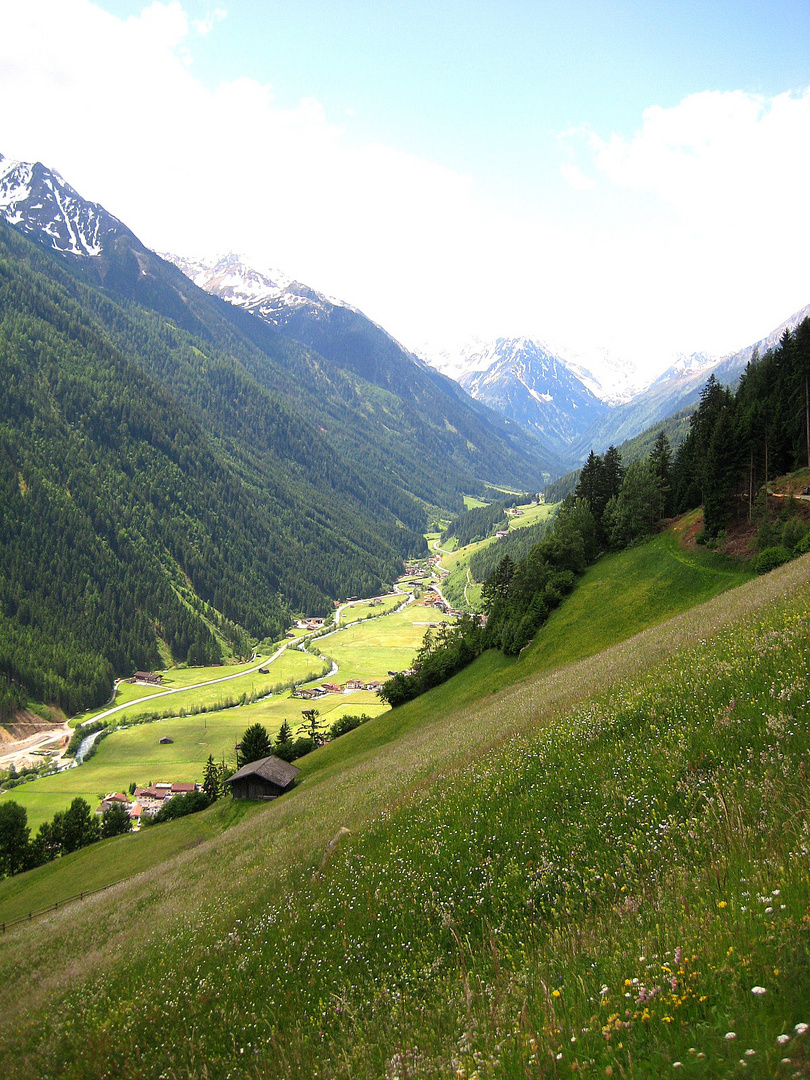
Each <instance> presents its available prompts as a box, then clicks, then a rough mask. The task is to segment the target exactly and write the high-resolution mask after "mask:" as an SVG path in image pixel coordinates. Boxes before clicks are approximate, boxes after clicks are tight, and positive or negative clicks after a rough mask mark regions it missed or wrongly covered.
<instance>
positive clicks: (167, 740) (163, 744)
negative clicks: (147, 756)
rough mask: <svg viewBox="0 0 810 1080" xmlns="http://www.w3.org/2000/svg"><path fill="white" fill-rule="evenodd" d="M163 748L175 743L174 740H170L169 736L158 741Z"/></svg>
mask: <svg viewBox="0 0 810 1080" xmlns="http://www.w3.org/2000/svg"><path fill="white" fill-rule="evenodd" d="M158 742H159V743H160V745H161V746H168V745H169V743H173V742H174V739H170V738H169V736H168V735H164V736H163V738H162V739H158Z"/></svg>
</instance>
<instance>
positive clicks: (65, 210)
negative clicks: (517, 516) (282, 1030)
mask: <svg viewBox="0 0 810 1080" xmlns="http://www.w3.org/2000/svg"><path fill="white" fill-rule="evenodd" d="M12 180H13V183H12ZM6 186H7V187H8V189H9V190H8V191H5V192H4V207H5V210H4V213H5V214H6V216H7V217H10V220H12V221H13V222H14V226H13V227H11V226H9V225H7V224H5V222H2V221H0V477H1V479H0V483H2V489H3V497H2V505H0V541H1V542H2V549H1V550H0V698H2V705H1V706H0V708H2V712H3V714H4V715H9V713H10V712H12V711H13V710H14V708H16V707H18V706H19V705H21V704H22V703H23V702H24V701H25V700H26V698H27V697H29V696H30V697H33V698H34V699H37V700H44V701H48V702H53V703H55V704H58V705H60V706H61V707H62V708H64V709H65V710H66V711H68V712H72V711H75V710H77V709H78V708H80V707H82V706H85V705H90V704H97V703H99V702H101V701H103V700H104V699H105V698H106V696H107V694H108V693H109V691H110V688H111V683H112V678H113V675H114V674H128V673H130V672H131V671H132V670H134V669H136V668H147V667H150V666H152V665H154V664H157V663H158V662H159V660H160V659H161V657H163V658H164V659H165V657H166V655H167V653H168V654H169V655H171V657H172V658H173V659H174V660H177V661H183V660H188V661H189V662H202V661H210V660H214V661H215V660H217V659H218V657H219V655H220V648H221V646H220V643H219V642H221V641H222V640H224V641H226V642H228V641H229V642H230V643H231V644H232V645H233V646H234V648H235V649H236V651H238V652H239V651H244V650H245V649H246V648H247V645H248V638H249V637H250V638H262V637H267V636H271V637H272V636H276V635H277V634H279V632H280V631H281V629H282V627H283V626H284V625H285V624H286V622H287V621H288V620H289V618H290V613H291V611H292V610H296V611H308V612H310V613H313V614H314V613H321V614H323V613H325V612H326V611H328V610H329V609H330V608H331V601H332V599H334V598H337V597H339V596H345V595H349V594H353V593H358V594H365V595H370V594H373V593H374V592H375V591H377V590H378V589H379V588H380V587H381V586H382V585H383V584H384V583H386V582H390V580H391V579H392V578H393V577H394V576H396V574H397V573H398V571H399V569H400V568H401V566H402V562H403V559H404V558H406V557H408V556H410V555H412V554H414V553H416V552H418V551H420V550H421V549H422V548H423V546H424V539H423V536H422V535H421V534H422V532H423V530H424V528H425V524H426V512H427V507H428V506H436V505H443V506H449V507H454V506H461V505H462V503H461V494H462V492H465V491H475V490H476V489H478V488H481V487H482V486H483V485H484V484H485V483H486V482H492V483H507V484H511V485H517V484H520V485H521V486H525V487H538V486H539V485H540V483H541V477H542V468H543V462H541V461H540V460H539V458H538V457H537V452H538V445H537V444H536V443H535V442H534V441H533V440H531V439H529V440H521V438H520V437H513V436H512V434H511V433H510V432H509V430H508V425H505V424H504V423H503V422H502V421H501V420H500V418H498V417H494V418H490V417H489V416H488V415H487V413H486V410H482V409H480V407H478V406H475V405H474V403H471V405H470V407H469V408H468V407H467V406H466V405H464V403H463V402H460V401H459V398H460V397H462V396H463V395H462V394H461V392H460V391H459V390H458V389H457V388H455V387H453V393H451V394H445V395H442V393H441V392H435V393H433V394H432V395H430V394H428V395H427V397H430V399H431V401H430V407H428V404H427V401H426V399H419V398H417V397H415V396H414V394H413V392H412V390H413V388H412V387H410V386H409V384H408V380H407V379H406V380H405V382H404V384H403V387H401V388H400V389H399V392H395V391H394V390H392V389H387V388H385V387H382V386H378V385H375V384H374V383H372V382H369V381H366V380H364V379H363V378H362V377H361V376H360V375H358V374H357V372H355V371H353V370H352V369H351V365H348V366H346V365H344V366H341V365H340V364H338V363H335V362H333V361H330V360H328V359H326V358H324V357H323V356H321V355H319V354H317V353H315V352H314V351H312V350H311V349H308V348H306V347H305V346H302V345H301V344H300V343H298V342H295V341H292V340H291V339H289V338H286V337H285V336H283V335H282V334H280V333H279V332H278V331H277V330H276V329H275V328H273V327H271V326H268V325H267V324H265V323H263V322H262V321H261V320H259V319H256V318H254V317H253V316H252V315H250V314H249V313H247V312H245V311H241V310H239V309H238V308H235V307H233V306H232V305H229V304H227V303H225V302H224V301H221V300H218V299H217V298H216V297H212V296H209V295H208V294H207V293H205V292H204V291H202V290H201V289H198V288H197V287H196V286H195V285H193V284H192V283H191V282H190V281H189V280H188V279H187V278H186V277H185V275H183V274H182V273H181V272H180V271H179V270H178V269H177V268H176V267H174V266H172V265H170V264H168V263H166V262H164V261H163V260H162V259H160V258H159V257H158V256H156V255H155V254H154V253H152V252H150V251H148V250H147V249H146V248H145V247H144V246H143V245H142V244H141V243H140V241H139V240H138V239H137V238H136V237H135V236H134V234H133V233H132V232H130V230H129V229H127V228H126V226H125V225H123V223H121V222H120V221H118V220H117V219H116V218H114V217H112V215H109V214H107V213H106V212H105V211H104V210H103V208H101V207H97V206H95V204H88V203H86V202H85V201H84V200H83V199H82V198H81V196H79V195H78V194H77V193H76V192H75V191H73V189H72V188H69V186H68V185H66V184H65V182H64V181H63V180H62V179H61V177H59V176H58V175H57V174H54V173H50V172H49V170H47V169H45V168H44V167H42V166H39V165H38V166H33V167H30V168H28V167H22V166H21V167H19V168H16V169H13V170H11V172H10V173H8V176H7V177H6ZM6 204H8V205H6ZM88 230H90V231H89V232H88ZM91 233H92V235H90V234H91ZM77 237H79V238H80V239H81V238H84V239H83V241H82V243H79V242H78V241H77V239H76V238H77ZM87 237H89V239H87ZM84 240H87V242H84ZM91 241H92V242H91ZM411 366H414V367H415V366H416V365H413V364H411ZM389 382H391V380H389ZM448 385H451V386H452V384H449V383H448ZM522 442H525V443H526V445H523V444H522Z"/></svg>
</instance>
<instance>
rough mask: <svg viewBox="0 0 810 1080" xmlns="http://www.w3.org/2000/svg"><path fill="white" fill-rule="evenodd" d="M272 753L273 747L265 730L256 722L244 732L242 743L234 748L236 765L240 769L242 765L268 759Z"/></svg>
mask: <svg viewBox="0 0 810 1080" xmlns="http://www.w3.org/2000/svg"><path fill="white" fill-rule="evenodd" d="M272 752H273V747H272V743H271V742H270V736H269V735H268V734H267V728H265V727H264V725H263V724H260V723H258V721H257V722H256V723H255V724H251V726H250V727H249V728H247V729H246V730H245V733H244V735H243V736H242V741H241V742H240V743H239V745H238V746H237V748H236V764H237V766H238V767H239V768H240V769H241V768H242V766H243V765H249V764H250V762H251V761H259V760H261V758H266V757H269V756H270V754H271V753H272Z"/></svg>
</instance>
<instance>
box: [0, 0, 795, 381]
mask: <svg viewBox="0 0 810 1080" xmlns="http://www.w3.org/2000/svg"><path fill="white" fill-rule="evenodd" d="M0 26H2V27H3V32H2V35H0V95H1V96H2V101H3V102H4V107H3V109H2V112H1V113H0V153H2V154H4V155H5V156H6V157H9V158H17V159H20V160H25V161H32V160H38V161H42V162H43V163H44V164H46V165H48V166H50V167H52V168H55V169H56V170H57V171H59V172H60V173H61V174H62V176H63V177H64V178H65V179H66V180H67V181H68V183H70V184H72V185H73V186H74V187H75V188H76V189H77V190H78V191H79V192H80V193H81V194H82V195H85V196H86V197H88V198H91V199H94V200H96V201H98V202H101V203H102V204H103V205H104V206H105V207H106V208H107V210H109V211H110V212H111V213H113V214H115V215H116V216H117V217H119V218H121V219H122V220H123V221H124V222H125V223H126V224H127V225H129V227H130V228H132V229H133V231H134V232H135V233H136V234H137V235H138V236H139V237H140V238H141V240H143V242H144V243H146V244H147V245H148V246H149V247H151V248H154V249H155V250H157V251H171V252H175V253H177V254H182V255H189V256H203V257H205V256H210V255H213V254H215V253H225V252H228V251H236V252H239V253H242V254H244V255H245V257H246V258H248V259H249V260H250V261H251V262H252V263H253V264H254V265H256V266H257V267H259V268H269V267H278V268H279V269H281V270H283V271H284V273H286V274H288V275H290V276H292V277H296V278H298V279H299V280H301V281H304V282H306V283H307V284H309V285H312V286H314V287H315V288H318V289H320V290H322V291H324V292H326V293H328V294H330V295H333V296H336V297H339V298H341V299H343V300H346V301H348V302H350V303H352V304H354V305H355V306H357V307H359V308H361V310H363V311H364V312H365V313H366V314H367V315H369V316H370V317H371V318H372V319H374V320H375V321H376V322H378V323H380V324H381V325H382V326H384V327H385V328H386V329H387V330H389V331H390V332H391V333H392V334H394V336H395V337H397V338H398V339H399V340H400V341H402V342H403V344H405V345H406V346H408V347H409V348H414V349H420V348H421V347H422V346H423V345H425V344H426V343H429V345H430V347H436V348H438V347H453V346H455V345H457V344H458V343H460V342H462V341H464V340H466V339H469V338H471V337H479V338H485V339H486V338H492V337H496V336H517V335H528V336H532V337H536V338H540V339H541V340H544V341H546V342H548V343H550V344H551V345H553V346H556V347H557V348H562V349H564V350H567V352H568V353H569V354H571V355H576V356H578V357H579V359H581V360H582V361H584V362H585V363H590V364H591V366H592V367H595V368H598V366H599V362H600V357H601V356H602V355H603V351H604V350H608V351H609V353H610V354H611V355H612V356H613V357H614V358H618V359H621V360H622V361H625V362H626V363H627V364H629V365H635V366H636V367H637V368H639V369H640V370H641V371H642V372H646V373H647V374H648V375H651V374H653V373H657V372H658V371H660V370H661V369H663V367H665V366H666V365H667V364H668V363H670V362H672V360H674V359H675V358H676V357H677V356H678V355H683V354H689V353H692V352H706V353H708V354H710V355H722V354H724V353H728V352H732V351H735V350H736V349H738V348H740V347H742V346H744V345H746V344H749V343H751V342H753V341H756V340H758V339H759V338H761V337H763V336H765V335H766V334H767V333H768V332H769V331H770V330H772V329H773V328H774V327H775V326H776V325H778V324H779V323H781V322H782V321H783V320H784V319H786V318H787V317H788V316H789V315H791V314H792V313H793V312H794V311H797V310H798V309H800V308H802V307H803V306H804V305H806V304H807V303H810V260H808V258H807V252H808V251H810V213H808V201H809V200H808V192H810V0H758V2H757V0H694V2H692V0H683V2H679V0H643V2H642V0H565V2H562V3H561V2H560V0H533V2H532V0H497V2H495V0H430V2H428V0H399V2H393V0H293V2H290V0H283V2H281V0H267V2H260V0H213V2H208V0H163V2H144V0H98V2H97V3H93V2H91V0H27V2H26V3H25V4H21V3H19V0H0Z"/></svg>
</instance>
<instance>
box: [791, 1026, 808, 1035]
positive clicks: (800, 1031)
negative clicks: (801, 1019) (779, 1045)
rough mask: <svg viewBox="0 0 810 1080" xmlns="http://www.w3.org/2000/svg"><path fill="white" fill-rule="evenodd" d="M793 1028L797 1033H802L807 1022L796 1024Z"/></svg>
mask: <svg viewBox="0 0 810 1080" xmlns="http://www.w3.org/2000/svg"><path fill="white" fill-rule="evenodd" d="M793 1030H794V1031H795V1032H796V1034H797V1035H804V1033H805V1031H807V1024H797V1025H796V1027H795V1028H794V1029H793Z"/></svg>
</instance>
